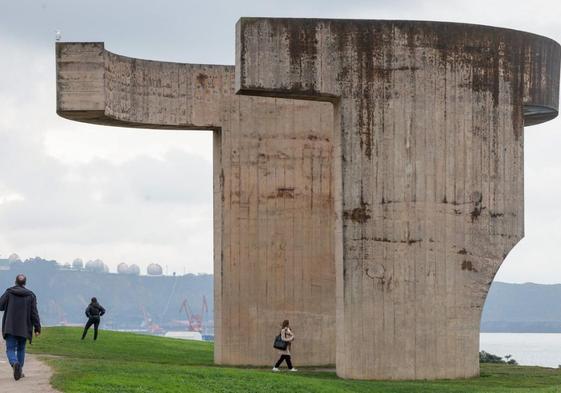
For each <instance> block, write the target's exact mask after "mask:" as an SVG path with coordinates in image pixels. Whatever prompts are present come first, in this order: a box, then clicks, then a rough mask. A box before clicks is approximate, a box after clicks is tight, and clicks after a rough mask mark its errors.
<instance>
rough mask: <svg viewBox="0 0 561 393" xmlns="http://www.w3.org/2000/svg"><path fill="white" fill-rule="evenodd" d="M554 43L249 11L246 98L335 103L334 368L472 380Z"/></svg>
mask: <svg viewBox="0 0 561 393" xmlns="http://www.w3.org/2000/svg"><path fill="white" fill-rule="evenodd" d="M559 64H560V47H559V44H557V43H556V42H555V41H552V40H550V39H548V38H545V37H541V36H536V35H533V34H529V33H524V32H519V31H514V30H508V29H498V28H492V27H486V26H478V25H467V24H454V23H438V22H409V21H376V20H371V21H369V20H360V21H359V20H321V19H277V18H242V19H241V20H240V21H239V22H238V25H237V42H236V89H237V90H238V92H239V93H241V94H246V95H260V96H273V97H285V98H286V97H292V98H300V99H307V100H318V101H329V102H332V103H333V105H334V108H335V111H334V113H335V123H334V126H335V132H334V137H333V143H334V152H335V153H334V172H333V175H334V185H335V190H336V191H335V196H334V199H335V213H336V224H335V227H336V230H335V236H336V238H335V242H334V244H335V263H336V275H337V356H336V357H337V361H336V365H337V373H338V375H339V376H341V377H345V378H357V379H425V378H430V379H432V378H465V377H473V376H477V375H478V374H479V358H478V351H479V323H480V317H481V309H482V307H483V304H484V302H485V298H486V295H487V292H488V289H489V286H490V284H491V282H492V281H493V277H494V275H495V273H496V272H497V270H498V268H499V267H500V265H501V263H502V262H503V260H504V259H505V258H506V256H507V254H508V253H509V251H510V250H511V249H512V248H513V247H514V245H516V243H517V242H518V241H519V240H520V239H521V238H522V237H523V234H524V216H523V214H524V198H523V197H524V183H523V179H524V174H523V158H524V155H523V153H524V151H523V141H524V134H523V131H524V126H525V125H526V126H528V125H532V124H537V123H541V122H543V121H547V120H550V119H552V118H554V117H555V116H557V113H558V96H559Z"/></svg>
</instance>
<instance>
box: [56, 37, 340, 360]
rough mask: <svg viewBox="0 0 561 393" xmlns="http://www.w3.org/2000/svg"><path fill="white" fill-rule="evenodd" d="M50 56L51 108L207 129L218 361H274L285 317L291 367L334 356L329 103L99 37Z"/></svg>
mask: <svg viewBox="0 0 561 393" xmlns="http://www.w3.org/2000/svg"><path fill="white" fill-rule="evenodd" d="M56 60H57V113H58V114H59V115H60V116H63V117H65V118H68V119H71V120H77V121H82V122H88V123H94V124H103V125H112V126H121V127H139V128H152V129H204V130H211V131H213V133H214V244H215V245H214V260H215V266H214V286H215V295H214V314H215V339H216V341H215V362H216V363H218V364H231V365H246V364H248V365H249V364H251V365H271V364H272V362H273V361H274V357H275V352H274V350H273V348H272V342H273V339H274V336H275V335H276V334H277V332H278V330H279V326H280V323H281V322H282V320H283V319H285V318H288V319H290V320H291V322H292V324H293V325H294V327H295V329H296V330H297V331H298V342H299V345H298V346H297V347H296V346H295V348H294V352H295V354H296V355H297V357H298V363H299V364H302V365H306V364H308V365H310V364H326V363H334V362H335V328H334V325H335V265H334V263H333V260H334V258H333V245H332V239H333V236H332V232H333V226H332V223H333V220H332V216H333V212H332V206H333V200H332V192H331V177H332V176H331V168H332V164H331V161H332V159H331V157H332V144H331V132H332V128H333V126H332V121H333V113H332V108H331V107H330V105H329V104H325V103H313V102H301V101H300V102H299V101H294V100H282V99H273V98H251V97H241V96H236V95H234V67H233V66H215V65H196V64H177V63H166V62H156V61H147V60H139V59H132V58H128V57H124V56H119V55H116V54H113V53H110V52H108V51H106V50H105V49H104V45H103V44H102V43H57V46H56ZM123 148H126V146H125V147H123ZM177 181H178V182H181V181H189V179H177ZM186 236H187V234H186ZM178 307H179V306H178Z"/></svg>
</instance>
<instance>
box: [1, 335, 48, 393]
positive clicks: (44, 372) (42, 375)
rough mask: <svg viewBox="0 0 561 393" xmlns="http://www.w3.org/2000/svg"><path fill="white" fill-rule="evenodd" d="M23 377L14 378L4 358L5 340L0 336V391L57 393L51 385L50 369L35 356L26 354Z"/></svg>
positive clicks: (5, 392)
mask: <svg viewBox="0 0 561 393" xmlns="http://www.w3.org/2000/svg"><path fill="white" fill-rule="evenodd" d="M23 373H24V374H25V377H24V378H22V379H20V380H19V381H15V380H14V373H13V371H12V368H11V367H10V364H9V363H8V360H7V359H6V342H5V341H4V339H3V338H1V337H0V392H2V393H22V392H25V393H57V392H58V390H55V389H53V388H52V387H51V385H50V383H49V381H50V380H51V376H52V374H53V373H52V371H51V369H50V368H49V367H48V366H47V365H46V364H44V363H43V362H41V361H39V360H38V359H37V357H36V356H34V355H30V354H27V355H26V358H25V367H24V369H23Z"/></svg>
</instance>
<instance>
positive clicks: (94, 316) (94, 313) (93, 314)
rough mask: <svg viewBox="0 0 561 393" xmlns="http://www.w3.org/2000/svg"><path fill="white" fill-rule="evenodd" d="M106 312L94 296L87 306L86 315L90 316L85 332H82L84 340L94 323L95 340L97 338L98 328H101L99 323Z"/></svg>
mask: <svg viewBox="0 0 561 393" xmlns="http://www.w3.org/2000/svg"><path fill="white" fill-rule="evenodd" d="M103 314H105V309H104V308H103V307H101V304H99V303H98V302H97V299H96V298H95V297H92V301H91V303H90V304H89V305H88V307H87V308H86V317H88V322H86V326H85V327H84V333H82V340H83V339H84V338H86V334H88V329H89V328H90V327H91V326H92V325H93V327H94V341H95V340H97V329H98V328H99V323H100V322H101V317H102V316H103Z"/></svg>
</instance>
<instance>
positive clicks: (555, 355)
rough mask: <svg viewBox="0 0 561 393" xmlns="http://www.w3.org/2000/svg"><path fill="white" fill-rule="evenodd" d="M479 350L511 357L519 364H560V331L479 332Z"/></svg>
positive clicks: (547, 365)
mask: <svg viewBox="0 0 561 393" xmlns="http://www.w3.org/2000/svg"><path fill="white" fill-rule="evenodd" d="M479 348H480V350H481V351H485V352H489V353H492V354H493V355H498V356H502V357H504V356H505V355H512V357H513V358H514V359H515V360H516V361H517V362H518V364H520V365H524V366H542V367H554V368H557V367H558V366H559V365H561V333H481V335H480V344H479Z"/></svg>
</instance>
